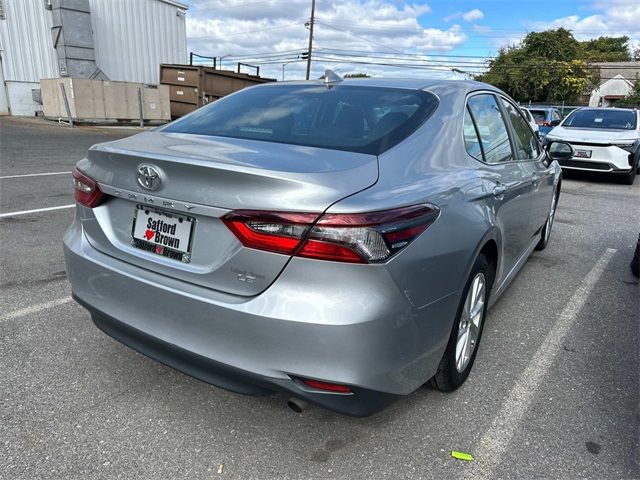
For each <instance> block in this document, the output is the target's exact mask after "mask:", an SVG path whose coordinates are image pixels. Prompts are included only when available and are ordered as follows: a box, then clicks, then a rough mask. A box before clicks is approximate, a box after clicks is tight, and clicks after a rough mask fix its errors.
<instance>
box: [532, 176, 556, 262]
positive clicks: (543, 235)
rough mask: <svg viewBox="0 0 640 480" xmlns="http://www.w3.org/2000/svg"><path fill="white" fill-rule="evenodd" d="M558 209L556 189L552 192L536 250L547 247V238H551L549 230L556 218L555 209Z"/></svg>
mask: <svg viewBox="0 0 640 480" xmlns="http://www.w3.org/2000/svg"><path fill="white" fill-rule="evenodd" d="M557 207H558V189H556V191H555V192H553V200H552V201H551V210H549V215H548V216H547V222H546V223H545V224H544V227H543V228H542V233H541V235H540V241H539V242H538V244H537V245H536V250H544V249H545V248H547V245H549V238H550V237H551V228H552V227H553V221H554V220H555V218H556V208H557Z"/></svg>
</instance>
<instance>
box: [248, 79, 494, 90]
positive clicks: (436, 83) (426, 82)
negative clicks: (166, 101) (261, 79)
mask: <svg viewBox="0 0 640 480" xmlns="http://www.w3.org/2000/svg"><path fill="white" fill-rule="evenodd" d="M284 83H286V84H287V85H309V84H310V83H311V84H313V83H315V84H318V85H322V84H323V82H322V80H309V81H292V82H284ZM272 85H283V82H273V83H268V84H261V85H260V87H263V86H265V87H268V86H272ZM340 85H345V86H346V85H348V86H361V87H381V88H403V89H409V90H440V89H442V88H447V87H451V86H456V87H458V88H459V89H460V90H461V91H465V92H472V91H475V90H493V91H495V92H499V93H503V92H501V91H500V90H499V89H497V88H496V87H494V86H492V85H489V84H487V83H482V82H476V81H474V80H462V79H441V78H345V79H344V80H343V81H342V82H340ZM503 94H504V93H503Z"/></svg>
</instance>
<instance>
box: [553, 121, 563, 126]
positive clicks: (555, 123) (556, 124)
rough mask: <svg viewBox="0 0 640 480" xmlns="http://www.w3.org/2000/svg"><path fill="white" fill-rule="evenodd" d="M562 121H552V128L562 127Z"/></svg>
mask: <svg viewBox="0 0 640 480" xmlns="http://www.w3.org/2000/svg"><path fill="white" fill-rule="evenodd" d="M560 122H561V120H551V126H552V127H557V126H558V125H560Z"/></svg>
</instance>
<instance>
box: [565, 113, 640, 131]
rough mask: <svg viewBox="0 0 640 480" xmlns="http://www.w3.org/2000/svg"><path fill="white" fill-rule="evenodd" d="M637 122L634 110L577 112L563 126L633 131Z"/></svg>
mask: <svg viewBox="0 0 640 480" xmlns="http://www.w3.org/2000/svg"><path fill="white" fill-rule="evenodd" d="M636 120H637V119H636V112H634V111H633V110H576V111H575V112H572V113H571V115H569V116H568V117H567V119H566V120H565V121H564V123H563V124H562V126H563V127H569V128H571V127H573V128H609V129H612V130H633V129H635V128H636Z"/></svg>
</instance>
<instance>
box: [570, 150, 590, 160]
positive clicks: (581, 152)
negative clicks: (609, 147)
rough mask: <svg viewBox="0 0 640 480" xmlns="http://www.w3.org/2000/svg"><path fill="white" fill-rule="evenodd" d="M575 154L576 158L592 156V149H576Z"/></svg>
mask: <svg viewBox="0 0 640 480" xmlns="http://www.w3.org/2000/svg"><path fill="white" fill-rule="evenodd" d="M573 156H574V157H576V158H591V150H576V151H575V153H574V155H573Z"/></svg>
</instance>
